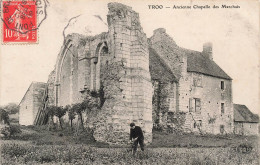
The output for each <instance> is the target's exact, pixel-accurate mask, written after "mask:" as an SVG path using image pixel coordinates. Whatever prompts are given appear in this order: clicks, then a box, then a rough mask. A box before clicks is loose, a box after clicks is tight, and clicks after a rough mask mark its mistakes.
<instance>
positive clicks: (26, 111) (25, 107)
mask: <svg viewBox="0 0 260 165" xmlns="http://www.w3.org/2000/svg"><path fill="white" fill-rule="evenodd" d="M33 121H34V118H33V88H32V87H31V86H30V87H29V89H28V90H27V92H26V94H25V95H24V98H23V99H22V101H21V103H20V105H19V124H20V125H32V124H33Z"/></svg>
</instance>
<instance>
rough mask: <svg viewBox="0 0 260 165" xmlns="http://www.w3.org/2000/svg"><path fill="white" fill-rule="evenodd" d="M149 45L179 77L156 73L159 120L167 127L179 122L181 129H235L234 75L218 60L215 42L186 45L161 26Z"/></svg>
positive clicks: (204, 130) (218, 131) (196, 130)
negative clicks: (160, 76)
mask: <svg viewBox="0 0 260 165" xmlns="http://www.w3.org/2000/svg"><path fill="white" fill-rule="evenodd" d="M149 46H150V52H151V53H152V54H157V56H159V57H160V58H161V59H162V60H163V61H164V62H165V63H166V65H167V66H168V68H169V70H171V71H172V73H173V75H174V77H175V81H168V80H166V81H161V80H158V79H157V77H155V76H152V81H153V84H154V90H155V91H156V92H155V94H154V97H156V98H155V99H156V100H157V102H159V103H155V102H154V104H156V105H154V104H153V105H154V106H155V107H154V111H156V110H158V111H157V117H155V118H156V120H157V122H158V123H160V124H162V125H164V127H175V125H176V123H177V125H176V126H177V128H176V129H177V131H178V130H179V129H180V127H181V128H182V130H183V131H185V132H198V133H212V134H222V133H232V132H233V107H232V79H231V78H230V77H229V76H228V75H227V74H226V73H225V72H224V71H223V70H222V69H221V68H220V67H219V66H218V65H217V64H216V63H215V62H214V60H213V55H212V44H211V43H205V44H204V45H203V51H202V52H198V51H193V50H188V49H184V48H181V47H179V46H178V45H177V44H176V43H175V41H174V40H173V39H172V38H171V37H170V36H169V35H168V34H167V33H166V30H165V29H157V30H155V31H154V35H153V36H152V37H151V38H150V39H149ZM151 53H150V56H151ZM151 67H152V66H151ZM178 118H179V120H178ZM181 118H183V119H181Z"/></svg>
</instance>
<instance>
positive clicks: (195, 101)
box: [189, 98, 201, 112]
mask: <svg viewBox="0 0 260 165" xmlns="http://www.w3.org/2000/svg"><path fill="white" fill-rule="evenodd" d="M189 106H190V108H189V111H190V112H193V111H194V112H201V100H200V99H199V98H190V100H189Z"/></svg>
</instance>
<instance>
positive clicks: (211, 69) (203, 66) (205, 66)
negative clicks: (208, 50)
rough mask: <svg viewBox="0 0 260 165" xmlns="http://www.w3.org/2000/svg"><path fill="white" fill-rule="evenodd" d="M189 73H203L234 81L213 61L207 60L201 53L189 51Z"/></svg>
mask: <svg viewBox="0 0 260 165" xmlns="http://www.w3.org/2000/svg"><path fill="white" fill-rule="evenodd" d="M187 71H188V72H197V73H202V74H205V75H208V76H213V77H218V78H223V79H228V80H232V79H231V77H229V76H228V75H227V74H226V73H225V72H224V71H223V70H222V69H221V68H220V67H219V66H218V64H216V63H215V62H214V61H213V60H210V59H209V58H206V57H204V56H203V55H202V53H201V52H197V51H192V50H188V51H187Z"/></svg>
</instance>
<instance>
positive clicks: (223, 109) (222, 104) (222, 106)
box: [221, 103, 225, 114]
mask: <svg viewBox="0 0 260 165" xmlns="http://www.w3.org/2000/svg"><path fill="white" fill-rule="evenodd" d="M224 113H225V104H224V103H221V114H224Z"/></svg>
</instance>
